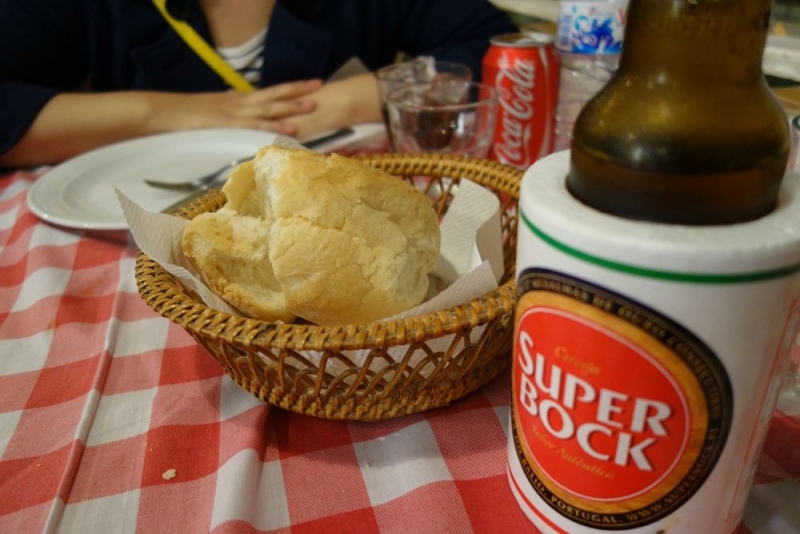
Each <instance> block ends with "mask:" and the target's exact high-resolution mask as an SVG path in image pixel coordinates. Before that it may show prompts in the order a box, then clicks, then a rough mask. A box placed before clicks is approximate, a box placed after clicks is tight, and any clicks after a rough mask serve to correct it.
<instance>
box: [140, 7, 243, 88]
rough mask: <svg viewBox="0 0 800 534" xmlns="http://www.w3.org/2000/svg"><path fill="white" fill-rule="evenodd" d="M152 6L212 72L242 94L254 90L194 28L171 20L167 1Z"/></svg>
mask: <svg viewBox="0 0 800 534" xmlns="http://www.w3.org/2000/svg"><path fill="white" fill-rule="evenodd" d="M153 4H155V6H156V8H158V10H159V12H161V16H162V17H164V20H166V21H167V22H168V23H169V25H170V26H172V29H173V30H175V32H176V33H177V34H178V35H180V37H181V39H183V40H184V41H185V42H186V44H187V45H189V46H190V47H191V48H192V50H194V51H195V53H196V54H197V55H198V56H200V59H202V60H203V61H205V62H206V64H208V66H209V67H211V68H212V69H214V72H216V73H217V74H219V75H220V77H222V79H223V80H225V82H226V83H227V84H228V85H230V86H231V87H233V88H234V89H236V90H237V91H240V92H242V93H247V92H250V91H252V90H253V89H254V87H253V86H252V84H251V83H250V82H248V81H247V80H246V79H245V77H244V76H242V75H241V74H240V73H239V72H238V71H236V69H234V68H233V67H231V66H230V65H228V63H227V62H226V61H225V60H224V59H222V58H221V57H220V56H219V54H217V52H216V50H214V49H213V48H211V47H210V46H209V45H208V43H206V42H205V41H204V40H203V38H202V37H200V36H199V35H198V34H197V32H196V31H194V28H192V27H191V26H190V25H189V24H187V23H186V22H183V21H180V20H176V19H174V18H172V15H170V14H169V12H168V11H167V0H153Z"/></svg>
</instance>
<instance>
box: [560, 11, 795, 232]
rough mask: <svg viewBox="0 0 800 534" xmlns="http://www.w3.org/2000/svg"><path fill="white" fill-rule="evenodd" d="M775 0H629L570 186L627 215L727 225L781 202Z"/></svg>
mask: <svg viewBox="0 0 800 534" xmlns="http://www.w3.org/2000/svg"><path fill="white" fill-rule="evenodd" d="M770 8H771V0H724V1H720V0H675V1H664V0H631V1H630V3H629V8H628V16H627V21H626V27H625V38H624V45H623V49H622V56H621V58H620V66H619V69H618V71H617V72H616V74H615V75H614V76H613V77H612V79H611V80H610V81H609V83H608V84H607V85H606V86H605V87H604V88H603V89H601V90H600V91H599V93H598V94H597V95H596V96H595V97H594V98H593V99H592V100H590V101H589V102H588V103H587V104H586V105H585V106H584V109H583V110H582V111H581V113H580V115H579V117H578V119H577V121H576V124H575V130H574V133H573V140H572V155H571V165H570V171H569V175H568V176H567V187H568V188H569V190H570V192H571V193H572V194H573V196H575V197H576V198H577V199H579V200H581V201H582V202H583V203H585V204H587V205H589V206H592V207H594V208H596V209H599V210H601V211H605V212H609V213H613V214H616V215H619V216H622V217H627V218H634V219H645V220H650V221H658V222H667V223H679V224H728V223H736V222H742V221H747V220H751V219H755V218H758V217H761V216H763V215H765V214H767V213H769V212H770V211H771V210H772V209H773V208H774V206H775V202H776V198H777V194H778V190H779V187H780V182H781V179H782V177H783V174H784V171H785V166H786V160H787V157H788V152H789V133H788V125H787V120H786V116H785V114H784V112H783V110H782V108H781V106H780V104H779V103H778V101H777V100H776V98H775V97H774V96H773V94H772V92H771V90H770V89H769V87H768V86H767V84H766V81H765V79H764V75H763V72H762V70H761V61H762V55H763V53H764V46H765V43H766V38H767V32H768V24H769V19H770Z"/></svg>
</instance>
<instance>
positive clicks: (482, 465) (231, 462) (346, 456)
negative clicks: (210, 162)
mask: <svg viewBox="0 0 800 534" xmlns="http://www.w3.org/2000/svg"><path fill="white" fill-rule="evenodd" d="M47 170H48V169H46V168H42V169H37V170H33V171H24V170H19V171H13V172H11V171H7V172H5V173H0V532H9V533H11V532H13V533H17V532H24V533H27V532H68V533H73V532H75V533H85V532H98V533H115V532H123V533H127V532H145V533H150V532H192V533H195V532H214V533H229V532H237V533H252V532H268V533H290V532H291V533H320V532H322V533H324V532H337V533H338V532H355V533H371V532H389V533H406V532H409V533H469V532H477V533H482V532H486V533H493V532H498V533H501V532H502V533H516V532H535V529H534V528H533V527H532V526H531V524H530V523H529V522H528V520H527V519H526V518H525V516H524V515H523V514H522V512H521V510H520V508H519V507H518V506H517V503H516V501H515V500H514V497H513V496H512V493H511V490H510V489H509V484H508V481H507V478H506V443H507V434H508V415H509V400H510V399H509V397H510V379H509V375H508V372H505V373H503V374H502V375H501V376H499V377H498V378H496V379H495V380H493V381H492V382H490V383H489V384H487V385H485V386H484V387H483V388H481V389H480V390H478V391H476V392H474V393H472V394H470V395H468V396H466V397H464V398H462V399H460V400H458V401H456V402H453V403H452V404H451V405H450V406H448V407H445V408H439V409H434V410H430V411H427V412H424V413H421V414H416V415H410V416H405V417H400V418H397V419H392V420H387V421H384V422H373V423H367V422H341V421H329V420H323V419H317V418H314V417H310V416H304V415H300V414H296V413H292V412H289V411H285V410H283V409H280V408H276V407H270V406H269V405H267V404H265V403H263V402H261V401H260V400H258V399H256V398H255V397H253V396H251V395H250V394H249V393H247V392H246V391H244V390H243V389H241V388H240V387H239V386H237V385H236V384H235V383H234V382H233V381H232V380H231V379H229V378H228V377H227V375H225V374H224V373H223V371H222V368H221V367H220V365H219V364H218V363H217V362H216V361H215V360H213V359H212V357H211V356H210V355H208V354H207V353H206V352H205V351H204V349H202V348H201V347H200V346H199V345H198V344H197V343H195V341H194V340H193V339H192V338H191V337H190V336H189V335H188V334H187V333H186V332H185V331H184V330H183V329H182V328H181V327H180V326H178V325H176V324H173V323H171V322H170V321H169V320H167V319H165V318H162V317H161V316H159V315H157V314H156V313H155V312H153V311H152V310H151V309H150V308H148V306H147V305H146V304H145V303H144V302H143V301H142V299H141V298H140V297H139V295H138V292H137V288H136V282H135V279H134V262H135V259H136V256H137V249H136V247H135V245H134V244H133V242H132V240H131V239H130V238H129V236H128V233H127V232H126V231H118V232H93V231H83V230H72V229H66V228H59V227H57V226H53V225H50V224H47V223H45V222H43V221H41V220H40V219H38V218H37V217H36V216H35V215H34V214H33V213H32V212H31V210H30V209H29V207H28V205H27V203H26V196H27V194H28V191H29V189H30V188H31V185H32V184H33V183H34V182H35V181H36V180H37V179H38V178H40V177H41V176H42V175H43V173H45V172H47ZM799 389H800V388H799ZM798 477H800V399H798V398H797V397H796V396H794V395H793V393H792V392H791V391H790V390H786V391H785V392H784V394H783V395H782V398H781V401H780V403H779V405H778V410H777V411H776V412H775V415H774V418H773V419H772V422H771V425H770V428H769V432H768V437H767V441H766V446H765V450H764V453H763V455H762V456H761V459H760V463H759V465H758V470H757V474H756V478H755V485H754V487H753V489H752V491H751V493H750V496H749V501H748V504H747V509H746V513H745V517H744V523H743V524H742V526H741V527H740V528H739V531H741V532H754V533H773V532H774V533H785V532H800V482H799V481H798Z"/></svg>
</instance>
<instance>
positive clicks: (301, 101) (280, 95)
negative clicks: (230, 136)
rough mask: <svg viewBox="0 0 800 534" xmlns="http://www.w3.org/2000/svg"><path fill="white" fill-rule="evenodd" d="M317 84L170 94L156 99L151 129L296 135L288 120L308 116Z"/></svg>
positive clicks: (305, 83) (292, 124)
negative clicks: (266, 131) (216, 129)
mask: <svg viewBox="0 0 800 534" xmlns="http://www.w3.org/2000/svg"><path fill="white" fill-rule="evenodd" d="M320 87H322V82H321V81H320V80H308V81H299V82H289V83H282V84H278V85H273V86H271V87H266V88H263V89H257V90H255V91H252V92H249V93H239V92H235V91H225V92H214V93H197V94H171V93H161V94H159V95H158V96H157V97H156V100H155V106H156V108H157V111H156V112H155V113H153V114H152V120H153V124H152V125H151V128H152V129H153V130H156V131H170V130H189V129H196V128H250V129H257V130H268V131H272V132H278V133H282V134H286V135H295V134H296V133H297V126H296V125H295V124H294V123H292V122H290V121H288V120H287V119H297V118H298V117H300V116H302V115H305V114H308V113H311V112H313V111H314V110H315V108H316V107H317V103H316V101H315V98H312V95H315V94H316V93H317V92H319V90H320Z"/></svg>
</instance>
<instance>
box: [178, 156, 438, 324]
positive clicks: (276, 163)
mask: <svg viewBox="0 0 800 534" xmlns="http://www.w3.org/2000/svg"><path fill="white" fill-rule="evenodd" d="M223 192H224V193H225V194H226V196H227V198H228V202H227V204H226V205H225V207H224V208H222V209H221V210H219V211H218V212H217V213H216V214H203V215H201V216H199V217H197V218H195V219H194V220H193V221H192V222H191V223H190V224H189V227H188V228H187V230H186V233H185V236H184V249H185V251H186V254H187V256H188V257H189V259H190V261H191V262H192V264H193V265H195V267H196V268H197V269H198V271H199V272H201V273H202V275H203V277H204V278H205V279H206V280H207V282H208V283H209V286H210V287H211V288H212V289H213V290H214V291H215V292H217V293H218V294H219V295H221V296H222V297H223V298H224V299H226V300H227V301H228V302H230V303H231V305H233V306H235V307H236V308H237V309H239V310H241V311H242V312H243V313H245V314H247V315H250V316H253V317H257V318H261V319H266V320H275V319H276V318H281V319H283V320H287V319H286V318H285V317H287V316H290V315H297V316H299V317H303V318H304V319H306V320H308V321H311V322H314V323H317V324H348V323H363V322H369V321H373V320H376V319H380V318H383V317H388V316H391V315H394V314H396V313H398V312H401V311H403V310H406V309H408V308H410V307H413V306H415V305H417V304H419V303H420V302H421V301H422V299H423V298H424V296H425V293H426V291H427V289H428V273H429V272H430V271H432V270H433V268H434V267H435V266H436V262H437V259H438V255H439V239H440V238H439V225H438V219H437V216H436V213H435V212H434V210H433V209H432V207H431V205H430V202H429V201H428V199H427V198H426V197H425V195H423V194H422V193H421V192H419V191H418V190H417V189H415V188H414V187H413V186H412V185H410V184H408V183H406V182H404V181H402V180H398V179H397V178H395V177H393V176H391V175H389V174H386V173H384V172H382V171H379V170H377V169H374V168H372V167H370V166H368V165H365V164H362V163H360V162H357V161H355V160H351V159H348V158H344V157H341V156H337V155H330V156H323V155H321V154H316V153H314V152H310V151H307V150H299V149H286V148H279V147H272V146H269V147H264V148H262V149H261V150H260V151H259V152H258V154H257V155H256V158H255V159H254V161H253V162H252V164H243V165H242V166H241V167H239V168H238V169H237V170H236V172H235V173H233V174H232V175H231V177H230V178H229V181H228V183H227V184H226V185H225V188H224V189H223ZM212 220H213V222H211V221H212ZM202 240H210V241H211V243H208V244H206V245H205V246H200V244H199V241H202ZM198 251H200V252H199V253H198ZM217 256H220V257H217ZM255 263H258V264H259V266H258V267H256V266H254V265H253V264H255ZM212 280H216V281H218V282H219V283H216V284H215V283H212ZM278 294H279V295H280V298H278Z"/></svg>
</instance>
